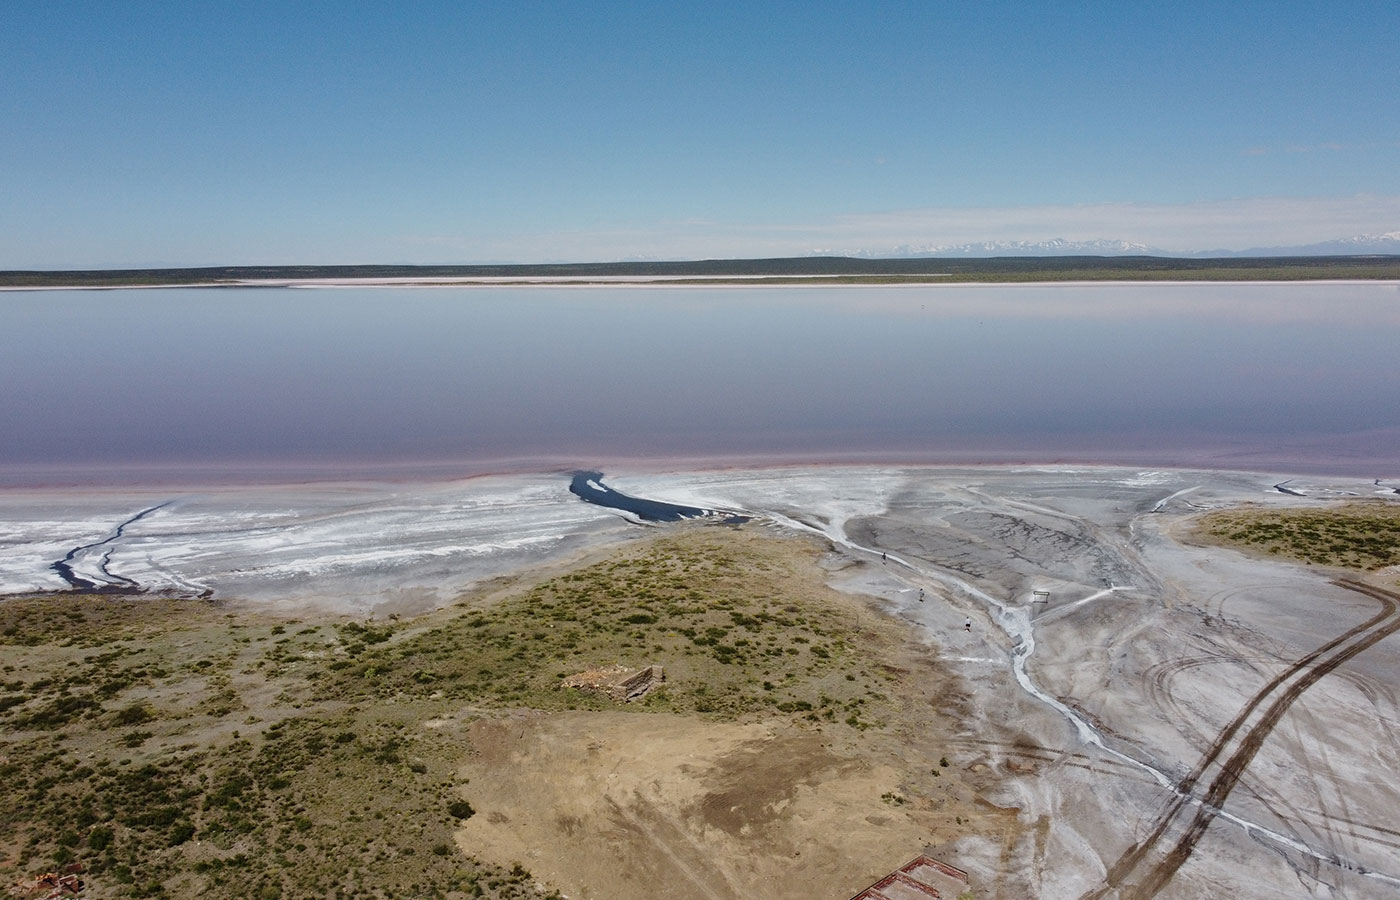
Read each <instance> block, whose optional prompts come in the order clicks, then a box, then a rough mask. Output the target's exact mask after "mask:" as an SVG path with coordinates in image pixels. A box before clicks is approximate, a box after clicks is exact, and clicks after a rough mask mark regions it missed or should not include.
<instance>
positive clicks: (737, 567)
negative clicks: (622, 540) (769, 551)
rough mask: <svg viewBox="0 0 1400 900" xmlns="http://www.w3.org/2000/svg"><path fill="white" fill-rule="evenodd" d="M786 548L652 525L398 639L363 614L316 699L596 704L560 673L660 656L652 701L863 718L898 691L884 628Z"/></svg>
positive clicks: (694, 708) (344, 633) (347, 633)
mask: <svg viewBox="0 0 1400 900" xmlns="http://www.w3.org/2000/svg"><path fill="white" fill-rule="evenodd" d="M719 534H723V533H722V532H720V533H719ZM790 562H791V561H787V563H786V564H785V563H784V562H783V561H777V562H774V561H772V560H771V557H770V558H765V557H764V556H763V555H761V554H760V553H758V552H756V551H754V550H753V549H751V548H750V547H748V546H747V545H745V544H743V543H741V542H734V541H726V540H722V539H712V538H707V537H704V536H700V535H698V534H697V535H691V536H688V537H686V538H681V539H662V540H660V541H656V542H654V543H651V544H648V545H646V547H645V549H643V550H640V551H637V552H635V553H627V554H625V555H623V556H621V558H614V559H613V560H611V561H609V562H606V563H601V564H598V565H595V566H592V567H589V568H586V569H583V570H581V571H578V572H575V573H573V574H569V575H564V576H561V577H559V578H555V579H552V580H550V581H547V582H545V583H544V584H541V585H539V586H537V587H535V588H533V589H532V590H530V591H529V592H528V593H527V594H525V595H524V596H522V597H519V598H516V599H511V600H507V601H504V602H500V603H496V604H494V605H491V606H489V607H482V608H473V607H471V606H470V605H469V606H467V607H464V608H463V609H464V610H465V612H464V614H462V615H458V616H456V617H454V618H451V619H449V620H447V621H445V622H443V623H441V624H439V625H437V626H436V627H432V628H429V629H426V630H421V631H416V632H412V633H406V634H404V635H403V636H402V637H401V638H400V639H390V632H389V631H387V630H381V629H375V628H363V627H361V626H358V625H353V624H352V625H351V626H348V627H347V628H343V629H342V630H341V638H342V640H343V641H345V650H346V653H345V656H344V657H343V658H341V659H338V660H336V661H334V662H332V663H330V664H329V666H328V669H329V670H330V674H329V676H328V677H326V678H324V679H321V680H319V681H318V682H317V689H316V695H315V696H316V700H318V701H319V702H329V701H342V702H355V703H365V702H379V701H383V700H387V699H391V698H392V699H428V698H435V697H440V698H443V699H449V700H470V701H472V702H474V703H479V704H480V703H487V704H492V705H497V706H502V707H518V706H527V707H531V708H535V709H598V708H605V707H609V706H611V705H612V704H611V703H610V701H608V700H605V699H602V698H600V697H598V696H595V695H593V694H591V693H585V692H582V691H578V690H563V689H561V688H560V682H561V681H562V679H563V678H564V677H565V676H567V675H571V674H574V673H577V672H580V671H585V670H591V669H597V668H601V667H603V666H607V665H611V664H622V665H626V666H629V667H637V668H640V667H642V666H645V665H648V664H652V663H656V664H660V665H662V666H664V667H665V669H666V675H667V682H668V683H667V686H666V688H665V689H664V690H662V691H660V692H657V693H653V694H651V695H649V696H648V697H646V698H645V700H644V701H642V703H641V704H640V706H641V707H643V708H650V709H657V710H669V711H673V712H680V713H697V714H701V715H710V716H717V717H727V718H732V717H734V716H739V715H743V714H745V713H753V712H768V711H772V710H776V711H778V712H782V713H797V714H800V715H801V716H803V717H805V718H807V719H810V720H812V721H827V722H830V721H836V720H838V719H839V720H840V721H842V722H844V723H846V724H848V725H851V726H853V727H857V728H865V727H868V726H869V725H870V724H872V719H871V717H872V716H873V715H875V713H873V712H871V711H869V710H875V709H877V708H879V707H880V706H881V705H882V704H883V703H884V702H885V701H887V700H888V697H887V696H886V695H885V694H884V693H882V691H881V689H880V688H881V686H882V684H883V683H884V682H885V681H887V680H888V679H889V678H890V676H889V675H888V674H886V673H884V672H883V671H882V670H880V669H879V668H878V667H877V666H876V665H874V664H873V661H872V658H871V651H872V648H871V647H870V646H869V643H870V642H871V641H872V640H873V637H872V636H870V635H867V636H866V639H865V646H863V647H861V648H857V647H855V646H854V645H853V644H852V640H853V636H852V633H851V632H852V629H851V625H852V621H851V618H850V616H851V614H850V613H842V612H838V611H837V610H836V609H835V608H833V607H832V606H830V605H828V604H823V603H814V602H811V601H809V600H807V599H806V598H805V597H804V596H803V594H804V593H805V591H802V590H794V586H795V584H799V583H802V582H801V581H800V580H798V579H800V576H799V575H798V573H796V572H795V571H793V569H792V568H791V564H790ZM804 587H805V588H806V589H807V591H811V592H817V591H824V590H825V588H824V586H823V585H821V584H820V583H816V582H811V583H809V584H805V585H804ZM634 706H635V705H634Z"/></svg>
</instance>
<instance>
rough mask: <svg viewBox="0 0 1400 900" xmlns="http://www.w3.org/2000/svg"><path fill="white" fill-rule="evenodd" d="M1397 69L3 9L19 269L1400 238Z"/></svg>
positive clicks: (1001, 41)
mask: <svg viewBox="0 0 1400 900" xmlns="http://www.w3.org/2000/svg"><path fill="white" fill-rule="evenodd" d="M1191 6H1194V9H1191V8H1189V7H1191ZM1396 35H1400V3H1396V2H1394V0H1384V2H1374V3H1370V2H1346V0H1343V2H1336V3H1320V2H1319V3H1295V2H1267V3H1238V2H1228V3H1226V2H1222V3H1199V4H1194V5H1191V4H1185V5H1182V4H1135V3H1122V2H1114V3H1067V4H1052V3H1043V2H1034V3H1030V2H1028V3H995V2H988V3H966V4H960V5H953V4H943V3H933V2H916V3H865V4H859V3H845V4H834V3H832V4H827V3H818V4H813V3H792V4H754V3H734V4H718V3H712V4H700V5H695V6H692V7H688V8H684V9H680V10H677V9H674V8H672V5H671V4H658V3H654V2H648V3H623V2H608V3H597V4H584V3H567V4H566V3H523V2H513V3H500V4H488V3H457V2H442V3H427V2H424V3H405V4H388V3H346V2H337V3H321V4H317V3H294V2H285V0H283V2H275V3H266V4H258V3H250V2H239V3H231V4H220V3H213V2H199V3H186V2H169V3H159V4H157V3H139V2H116V3H111V2H96V0H94V2H88V3H61V2H50V0H43V2H28V0H12V2H8V3H5V4H3V5H0V122H3V127H2V128H0V268H26V267H32V268H52V267H66V266H114V265H162V264H169V265H203V264H218V263H229V264H239V263H264V262H265V263H293V262H305V263H351V262H479V261H519V262H533V261H543V260H582V259H619V258H630V257H667V258H685V257H700V256H767V255H789V254H797V253H803V252H807V251H810V250H817V249H837V250H873V251H879V250H881V249H884V248H887V247H892V246H895V245H898V244H913V245H922V244H928V243H962V242H965V241H980V240H997V239H1019V240H1040V239H1046V238H1051V237H1067V238H1071V239H1089V238H1114V239H1126V240H1135V241H1142V242H1145V243H1150V244H1152V245H1154V246H1161V247H1165V248H1167V249H1177V250H1186V249H1206V248H1210V247H1229V248H1243V247H1248V246H1262V245H1274V244H1286V243H1305V242H1308V241H1315V240H1323V239H1328V238H1335V237H1343V236H1347V235H1350V234H1354V233H1359V232H1375V231H1393V230H1397V229H1400V62H1397V60H1398V59H1400V55H1398V54H1397V47H1396V41H1395V39H1396Z"/></svg>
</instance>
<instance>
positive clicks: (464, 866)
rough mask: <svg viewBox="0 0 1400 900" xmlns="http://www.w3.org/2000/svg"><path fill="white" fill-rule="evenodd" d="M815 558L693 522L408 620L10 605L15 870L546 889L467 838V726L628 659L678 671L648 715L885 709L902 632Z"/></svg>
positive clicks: (329, 884)
mask: <svg viewBox="0 0 1400 900" xmlns="http://www.w3.org/2000/svg"><path fill="white" fill-rule="evenodd" d="M813 553H814V551H813V550H812V548H811V547H809V546H808V545H806V544H799V543H796V542H791V541H776V540H774V539H769V538H758V537H754V536H753V535H751V534H748V533H746V532H742V531H739V532H735V531H732V530H730V529H723V530H721V529H707V528H704V527H703V526H697V527H695V528H692V529H689V530H688V531H682V532H679V533H677V534H675V535H668V536H665V537H662V538H660V539H658V540H654V541H651V542H647V543H643V544H640V545H637V546H634V547H632V548H630V549H628V550H627V551H625V552H623V553H621V554H619V555H616V556H613V557H610V558H609V559H607V560H605V561H603V562H600V563H597V564H595V565H592V566H590V567H587V568H583V569H580V570H578V571H575V572H572V573H570V574H565V575H561V576H559V577H556V578H554V579H552V580H549V581H545V582H543V583H541V584H538V585H536V586H534V587H528V588H523V587H522V588H520V589H519V590H517V591H516V592H515V593H513V594H512V593H509V592H507V594H506V595H505V597H504V599H498V600H495V601H493V602H491V603H486V602H485V601H484V600H482V599H480V598H475V599H473V598H468V599H466V600H464V602H463V604H462V605H460V606H457V607H453V608H450V609H447V610H443V611H439V612H436V613H431V614H429V615H427V616H424V617H422V618H420V619H417V620H412V621H403V622H399V621H389V622H367V623H360V622H341V623H338V624H336V623H332V624H322V625H307V624H302V623H298V622H291V621H278V620H273V619H268V618H262V617H259V616H256V615H252V614H249V613H243V614H240V615H232V614H227V613H225V612H224V611H222V610H220V609H217V608H215V607H213V606H211V605H209V604H207V603H205V602H202V601H194V600H175V599H169V598H162V597H158V596H151V595H143V596H140V597H130V598H126V597H113V596H83V597H72V596H62V595H56V596H41V597H33V598H16V599H9V600H6V601H4V602H3V603H0V785H3V787H4V789H3V790H0V865H3V867H4V871H6V872H7V873H9V874H7V876H6V877H7V878H11V880H12V881H20V880H22V879H23V878H26V877H33V876H34V875H36V874H38V873H40V872H44V871H49V870H55V869H61V868H62V867H64V866H66V865H70V864H73V863H80V864H81V865H82V866H83V867H85V869H86V870H87V873H88V874H87V876H86V877H87V879H88V881H89V891H90V892H91V893H92V894H93V895H94V896H104V897H164V896H208V897H214V898H237V900H246V898H274V897H279V896H294V897H296V896H317V897H350V896H369V897H382V898H391V897H476V896H486V897H501V898H516V897H518V898H526V897H547V896H550V893H549V892H548V890H547V889H541V888H538V887H537V886H536V885H535V883H534V880H533V878H532V876H531V875H530V873H529V872H527V871H526V870H525V869H523V868H521V867H519V866H516V867H514V868H513V869H502V868H498V867H494V866H491V865H487V864H485V863H482V862H480V861H478V860H476V859H474V858H472V857H471V856H470V855H469V853H463V852H462V851H461V850H459V849H458V847H457V846H456V845H455V843H454V839H453V835H454V831H455V829H456V826H457V825H458V823H459V822H460V821H461V820H462V819H463V818H466V817H470V816H471V815H473V812H474V811H473V804H472V801H473V800H477V801H481V800H483V799H486V798H479V797H473V795H472V790H473V786H472V785H470V784H468V783H465V782H464V781H462V780H461V779H460V777H459V775H458V774H457V771H458V765H459V763H460V761H461V759H462V757H463V754H465V753H467V752H470V738H469V737H468V736H467V732H466V729H467V726H468V725H469V724H470V722H471V721H472V720H473V719H474V718H477V717H482V716H490V715H493V712H492V711H493V710H494V709H502V710H504V709H509V708H519V707H532V708H538V709H546V710H549V709H590V708H601V707H609V708H619V707H618V706H617V705H615V704H613V703H611V702H609V701H607V700H604V699H601V698H599V697H597V696H594V695H592V694H587V693H582V692H578V691H575V690H565V689H562V688H561V687H560V680H561V676H563V675H565V674H569V673H573V672H577V671H580V670H583V669H589V668H595V667H598V666H602V665H606V664H609V663H614V662H621V663H625V664H629V665H630V664H635V665H643V664H648V663H659V664H661V665H664V666H665V667H666V672H667V685H666V686H665V687H664V688H663V689H661V691H659V692H656V693H653V694H651V695H649V696H648V697H647V698H646V699H645V700H644V701H641V702H637V703H633V704H629V705H626V706H622V707H620V708H622V709H625V710H628V711H631V712H635V713H637V714H647V713H648V712H649V711H671V712H678V713H682V714H690V715H699V716H704V717H712V718H733V717H740V716H751V715H756V714H757V715H761V716H762V717H763V718H764V719H773V718H775V717H778V718H784V719H787V720H790V721H794V722H797V723H801V724H803V725H805V726H806V727H814V728H815V727H819V726H820V727H826V728H835V729H851V730H857V731H864V730H865V729H867V728H870V727H872V726H879V725H881V724H882V723H883V722H884V721H886V720H887V717H888V716H889V714H890V711H891V710H892V709H893V704H894V701H893V700H891V699H890V698H889V697H888V696H887V695H886V694H885V693H883V691H884V690H889V689H890V688H889V683H890V682H891V681H893V680H895V679H896V677H897V676H896V675H895V674H892V672H893V670H892V669H887V668H884V667H882V666H881V665H880V664H879V663H880V660H881V659H882V658H883V651H884V649H885V648H886V647H887V646H888V644H887V643H886V641H887V640H888V638H887V637H884V636H883V635H886V634H887V632H886V630H885V629H887V628H890V627H893V626H886V625H882V624H880V623H877V622H875V621H873V619H872V620H867V621H865V622H862V623H861V624H862V625H863V626H864V627H863V628H862V629H861V630H860V631H858V632H857V631H854V630H853V629H852V627H851V626H852V625H853V624H854V623H853V621H852V617H853V613H851V612H849V611H846V612H841V611H838V610H842V609H845V610H850V609H851V608H852V607H851V605H850V604H851V602H852V601H849V600H846V599H845V598H838V599H833V598H832V596H831V595H830V594H829V593H828V592H829V589H828V588H826V587H825V585H824V584H822V582H821V581H820V579H819V578H818V577H817V575H816V574H815V573H814V572H812V571H811V569H812V567H811V565H810V561H811V556H812V554H813ZM843 603H845V605H844V606H843V605H842V604H843ZM430 721H431V722H433V723H434V725H433V727H428V725H427V724H426V723H428V722H430Z"/></svg>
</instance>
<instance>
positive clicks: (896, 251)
mask: <svg viewBox="0 0 1400 900" xmlns="http://www.w3.org/2000/svg"><path fill="white" fill-rule="evenodd" d="M1370 254H1382V255H1391V254H1394V255H1400V231H1388V232H1385V233H1384V234H1358V235H1354V236H1352V237H1349V238H1340V239H1338V240H1333V241H1322V242H1320V243H1316V244H1301V245H1297V246H1291V247H1252V248H1250V249H1248V250H1224V249H1214V250H1164V249H1162V248H1160V247H1153V246H1151V245H1149V244H1142V243H1138V242H1136V241H1126V240H1090V241H1071V240H1066V239H1065V238H1052V239H1050V240H1047V241H978V242H974V243H970V244H952V245H937V244H924V245H919V244H900V245H898V246H895V247H889V248H884V249H879V250H846V249H836V248H827V249H821V250H812V251H810V252H809V254H808V255H810V256H854V257H860V258H867V259H897V258H901V257H936V258H941V259H948V258H956V257H969V258H983V257H991V256H1176V257H1188V258H1199V259H1212V258H1221V257H1231V256H1358V255H1370Z"/></svg>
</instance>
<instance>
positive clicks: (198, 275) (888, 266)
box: [0, 256, 1400, 287]
mask: <svg viewBox="0 0 1400 900" xmlns="http://www.w3.org/2000/svg"><path fill="white" fill-rule="evenodd" d="M619 276H627V277H632V278H646V277H655V278H681V279H684V278H697V279H716V278H719V279H724V278H735V279H752V278H756V277H758V278H763V279H764V280H765V282H766V283H785V281H784V280H785V279H792V283H796V284H811V283H821V282H833V283H853V284H881V283H921V282H927V283H943V282H950V281H951V282H958V281H964V282H1025V281H1240V280H1243V281H1311V280H1317V279H1338V278H1342V279H1381V280H1390V279H1400V257H1396V256H1284V257H1229V258H1219V259H1176V258H1171V257H1158V256H1057V257H1034V256H1007V257H995V258H988V259H930V258H921V259H907V258H902V259H855V258H851V257H842V256H804V257H794V258H788V259H718V260H694V261H676V262H649V263H574V264H561V265H496V266H379V265H362V266H216V267H207V268H191V269H108V270H74V271H8V272H0V286H3V287H129V286H135V285H171V286H175V285H189V284H210V283H213V284H218V283H233V282H237V281H248V280H285V279H323V278H413V279H421V280H425V281H431V280H433V279H435V278H438V279H440V278H507V279H509V278H520V279H529V278H543V277H552V278H571V279H576V280H582V281H587V280H588V279H590V278H611V277H619ZM813 276H817V277H818V279H817V280H816V281H815V282H814V280H813ZM681 283H684V282H681ZM705 283H714V282H713V281H706V282H705ZM738 283H752V282H751V281H741V282H738Z"/></svg>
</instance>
